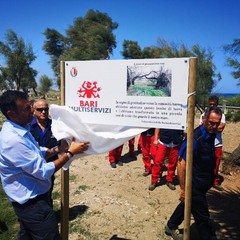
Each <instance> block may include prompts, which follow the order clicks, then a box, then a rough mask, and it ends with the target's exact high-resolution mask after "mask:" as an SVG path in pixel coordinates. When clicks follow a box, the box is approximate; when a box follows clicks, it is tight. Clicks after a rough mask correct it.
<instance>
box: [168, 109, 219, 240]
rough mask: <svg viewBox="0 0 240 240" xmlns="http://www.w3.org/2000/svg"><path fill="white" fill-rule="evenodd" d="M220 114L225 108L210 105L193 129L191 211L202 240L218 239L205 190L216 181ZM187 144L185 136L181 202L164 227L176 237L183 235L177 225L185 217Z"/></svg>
mask: <svg viewBox="0 0 240 240" xmlns="http://www.w3.org/2000/svg"><path fill="white" fill-rule="evenodd" d="M221 117H222V112H221V110H220V109H219V108H217V107H215V106H213V107H209V108H208V109H207V110H206V112H205V114H204V116H203V124H202V125H200V126H199V127H197V128H196V129H195V130H194V142H193V168H192V204H191V205H192V208H191V212H192V214H193V217H194V220H195V223H196V228H197V230H198V233H199V239H201V240H214V239H216V235H215V232H214V231H213V229H212V228H211V226H210V224H209V220H210V217H209V211H208V203H207V199H206V193H207V191H208V190H209V189H210V188H211V187H212V186H213V184H214V168H215V165H216V158H215V151H214V139H215V137H216V131H217V128H218V126H219V124H220V122H221ZM186 147H187V141H186V140H185V141H184V142H183V144H182V147H181V149H180V151H179V160H178V165H177V171H178V178H179V183H180V197H179V200H180V203H179V204H178V206H177V207H176V209H175V210H174V212H173V214H172V216H171V217H170V219H169V221H168V222H167V225H166V227H165V232H166V234H167V235H170V236H171V237H172V238H173V239H174V240H180V239H183V235H182V234H181V233H180V232H179V229H178V226H179V225H180V224H181V223H182V222H183V220H184V198H185V174H186V161H187V159H186V151H187V149H186Z"/></svg>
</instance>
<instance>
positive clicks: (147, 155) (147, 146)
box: [141, 135, 157, 172]
mask: <svg viewBox="0 0 240 240" xmlns="http://www.w3.org/2000/svg"><path fill="white" fill-rule="evenodd" d="M154 138H155V137H154V135H153V136H147V135H141V148H142V160H143V164H144V167H145V171H146V172H151V171H152V165H153V164H152V162H151V159H152V158H154V156H155V155H156V149H157V148H156V147H155V146H154V145H153V142H154Z"/></svg>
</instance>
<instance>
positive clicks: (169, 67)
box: [65, 58, 190, 129]
mask: <svg viewBox="0 0 240 240" xmlns="http://www.w3.org/2000/svg"><path fill="white" fill-rule="evenodd" d="M189 61H190V59H189V58H172V59H134V60H99V61H66V62H65V105H66V106H69V107H71V108H72V109H73V110H74V111H75V112H78V113H79V114H81V119H82V121H83V122H85V123H91V124H104V125H120V126H133V127H147V128H148V127H149V128H150V127H151V128H152V127H153V128H155V127H156V128H170V129H185V128H186V115H187V96H188V78H189Z"/></svg>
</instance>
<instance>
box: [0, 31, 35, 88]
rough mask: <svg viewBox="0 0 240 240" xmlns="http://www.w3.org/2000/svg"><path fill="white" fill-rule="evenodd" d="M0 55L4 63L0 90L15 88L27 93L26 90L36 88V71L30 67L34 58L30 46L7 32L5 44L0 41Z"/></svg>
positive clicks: (11, 32)
mask: <svg viewBox="0 0 240 240" xmlns="http://www.w3.org/2000/svg"><path fill="white" fill-rule="evenodd" d="M0 55H2V56H3V57H4V58H5V61H6V67H1V69H0V70H1V71H0V81H1V82H0V87H1V89H10V88H14V87H16V89H17V90H20V89H23V90H24V91H27V90H28V88H36V81H35V77H36V75H37V71H36V70H34V69H33V68H31V67H30V66H31V64H32V62H33V61H34V60H35V59H36V56H35V55H34V54H33V49H32V46H31V44H25V42H24V40H23V38H21V37H18V36H17V34H16V33H15V32H14V31H12V30H8V31H7V33H6V42H5V43H4V42H1V41H0Z"/></svg>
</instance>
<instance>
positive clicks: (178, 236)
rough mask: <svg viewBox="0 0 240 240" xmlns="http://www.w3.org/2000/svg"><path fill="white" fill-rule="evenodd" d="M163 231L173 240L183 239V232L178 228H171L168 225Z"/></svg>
mask: <svg viewBox="0 0 240 240" xmlns="http://www.w3.org/2000/svg"><path fill="white" fill-rule="evenodd" d="M165 233H166V234H167V235H168V236H171V237H172V239H174V240H183V234H181V233H180V231H179V229H174V230H171V229H170V228H169V227H168V225H166V226H165Z"/></svg>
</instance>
